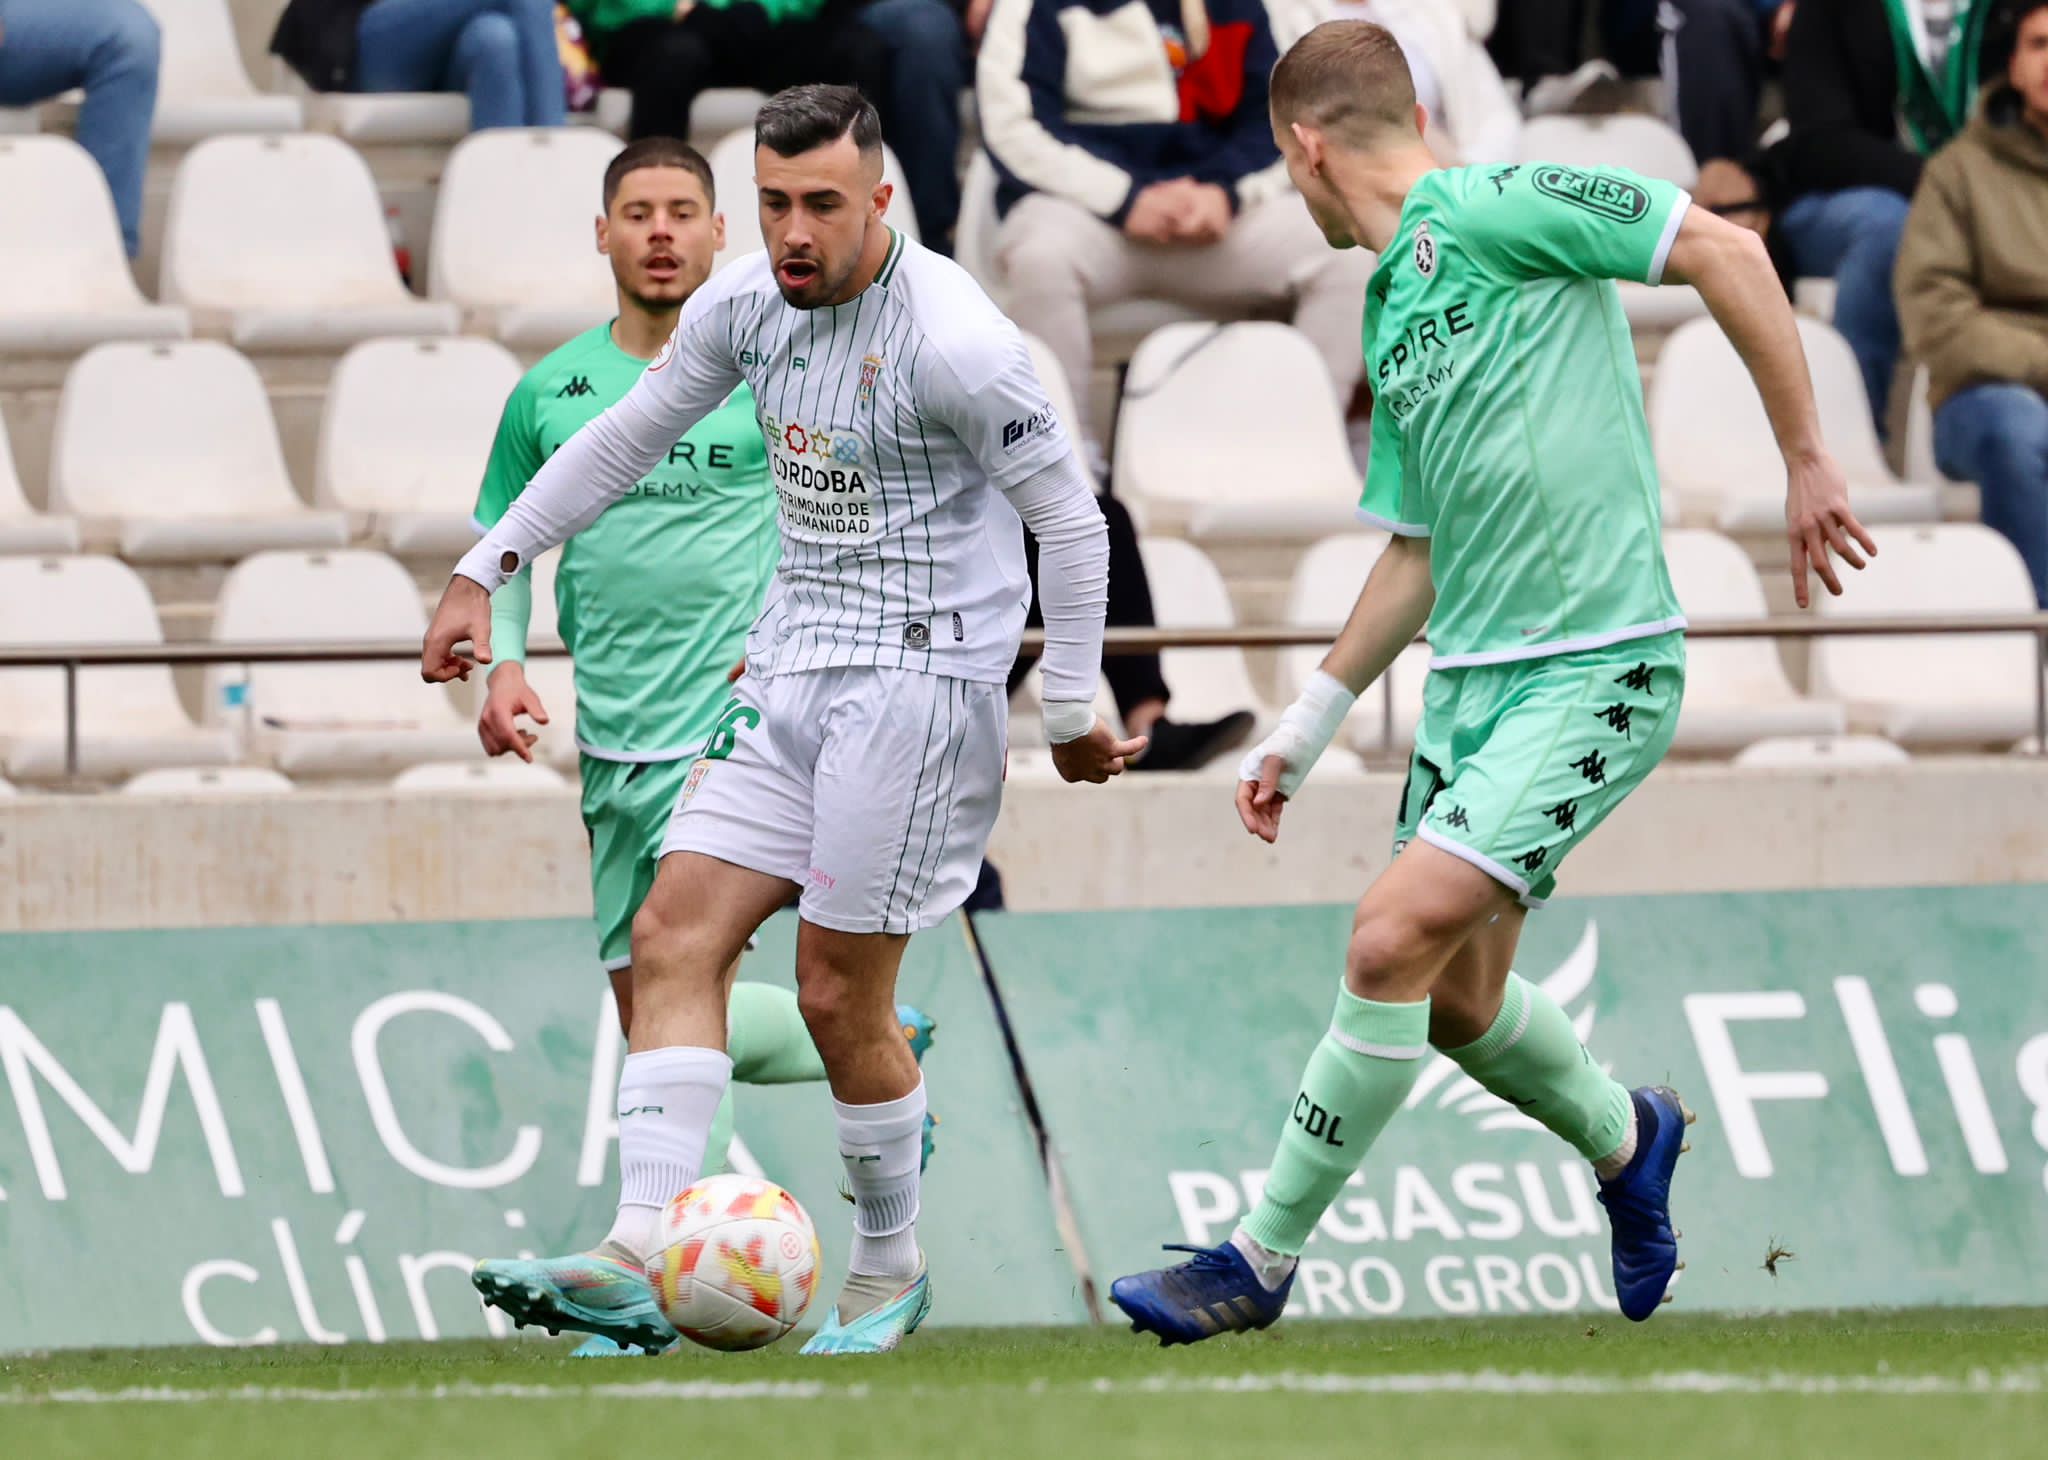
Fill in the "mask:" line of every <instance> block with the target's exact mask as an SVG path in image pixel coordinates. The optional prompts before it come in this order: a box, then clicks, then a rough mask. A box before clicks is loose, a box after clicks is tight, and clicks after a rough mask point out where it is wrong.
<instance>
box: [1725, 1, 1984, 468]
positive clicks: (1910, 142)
mask: <svg viewBox="0 0 2048 1460" xmlns="http://www.w3.org/2000/svg"><path fill="white" fill-rule="evenodd" d="M1990 8H1991V6H1990V4H1989V3H1988V0H1798V7H1797V9H1796V10H1795V11H1794V13H1793V17H1792V26H1791V30H1790V31H1789V32H1788V34H1787V37H1786V44H1785V71H1784V84H1785V112H1786V120H1787V121H1788V122H1789V123H1790V124H1791V128H1790V131H1789V132H1788V133H1787V134H1786V137H1785V139H1784V141H1782V142H1780V143H1779V144H1778V145H1777V146H1775V147H1773V148H1772V149H1771V151H1770V153H1769V155H1768V157H1767V159H1766V162H1765V170H1766V176H1767V179H1768V184H1769V187H1770V191H1771V195H1772V201H1773V203H1774V204H1775V205H1776V218H1775V220H1774V223H1773V231H1772V247H1773V249H1774V251H1775V252H1777V253H1778V254H1779V257H1780V264H1781V267H1784V268H1785V270H1786V272H1788V273H1790V274H1793V275H1796V276H1799V277H1805V278H1831V279H1833V280H1834V281H1835V328H1836V329H1838V330H1840V331H1841V332H1842V336H1843V338H1844V339H1846V340H1847V341H1848V342H1849V347H1850V348H1851V349H1852V350H1854V351H1855V352H1856V363H1857V364H1858V365H1859V366H1860V367H1861V368H1862V372H1863V385H1864V389H1865V390H1866V391H1867V392H1868V393H1869V397H1870V411H1871V417H1872V419H1873V420H1874V421H1875V422H1876V423H1877V429H1878V431H1879V433H1880V434H1883V433H1884V432H1885V429H1886V406H1887V403H1888V402H1889V400H1890V397H1891V387H1892V373H1893V370H1894V367H1895V366H1896V365H1897V363H1898V355H1899V316H1898V308H1897V306H1896V304H1895V303H1894V301H1893V297H1892V270H1893V266H1894V265H1895V263H1896V262H1897V257H1898V247H1899V233H1900V231H1901V230H1902V229H1903V228H1904V227H1905V226H1906V207H1907V201H1908V199H1910V198H1911V197H1912V196H1913V189H1914V188H1915V187H1916V186H1917V185H1918V183H1919V181H1920V164H1921V159H1922V158H1924V157H1925V156H1926V155H1927V154H1929V153H1931V152H1932V151H1934V150H1935V149H1936V148H1937V147H1940V146H1941V145H1942V144H1943V143H1945V142H1947V141H1948V139H1949V138H1950V137H1952V136H1954V135H1955V134H1956V133H1957V132H1958V131H1960V130H1961V129H1962V126H1963V124H1964V122H1965V121H1966V120H1967V119H1968V116H1969V112H1970V108H1971V104H1972V100H1973V98H1974V97H1975V94H1976V82H1977V67H1978V61H1979V59H1980V55H1981V48H1982V39H1981V37H1982V30H1983V23H1984V19H1985V15H1986V13H1987V12H1988V11H1989V10H1990Z"/></svg>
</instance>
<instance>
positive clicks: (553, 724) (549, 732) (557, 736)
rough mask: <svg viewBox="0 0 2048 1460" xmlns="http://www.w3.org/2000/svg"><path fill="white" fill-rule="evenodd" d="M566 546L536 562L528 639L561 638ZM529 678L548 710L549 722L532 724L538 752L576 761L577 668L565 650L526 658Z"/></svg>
mask: <svg viewBox="0 0 2048 1460" xmlns="http://www.w3.org/2000/svg"><path fill="white" fill-rule="evenodd" d="M561 562H562V550H561V549H560V548H550V549H548V551H546V552H544V553H542V554H541V555H540V556H539V557H538V558H535V559H534V562H533V617H532V618H531V619H530V620H528V623H527V630H526V637H527V642H528V643H532V644H538V643H541V642H543V641H549V642H552V641H554V640H556V639H559V638H561V636H562V631H561V625H560V623H559V621H558V618H557V615H556V612H555V571H556V569H558V568H559V567H560V566H561ZM526 682H527V684H528V685H529V686H531V687H532V689H533V692H534V693H535V694H537V695H539V696H540V702H541V704H542V706H543V707H544V708H546V710H547V712H548V723H547V724H545V725H535V726H533V727H532V728H533V729H534V731H535V732H536V733H537V734H538V735H539V737H540V738H539V740H537V741H536V742H535V753H536V754H538V755H540V756H542V757H544V758H545V759H546V760H547V761H548V762H549V763H550V764H552V765H557V766H560V767H562V768H563V769H565V770H566V769H568V768H569V767H571V766H573V765H575V764H576V761H577V758H578V752H577V749H576V671H575V666H574V665H573V664H571V663H570V661H569V660H568V658H567V657H566V656H564V655H561V654H550V655H547V656H545V657H535V658H532V659H529V660H527V661H526Z"/></svg>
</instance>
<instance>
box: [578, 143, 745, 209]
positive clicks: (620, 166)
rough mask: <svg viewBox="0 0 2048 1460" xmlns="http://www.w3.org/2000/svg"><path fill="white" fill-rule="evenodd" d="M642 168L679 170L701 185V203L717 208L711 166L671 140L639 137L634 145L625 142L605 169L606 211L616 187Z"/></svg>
mask: <svg viewBox="0 0 2048 1460" xmlns="http://www.w3.org/2000/svg"><path fill="white" fill-rule="evenodd" d="M643 167H680V168H681V169H682V170H683V171H684V172H687V173H689V174H690V175H691V176H692V177H694V178H696V179H697V181H698V182H700V183H702V184H704V201H705V202H707V203H709V204H710V205H711V206H712V207H714V208H715V207H717V206H718V185H717V184H716V183H714V182H712V181H711V164H710V163H708V162H706V161H705V160H704V154H703V153H701V152H699V151H698V150H697V149H696V148H694V147H692V146H691V145H690V144H689V143H687V142H683V141H679V140H677V139H676V138H674V137H642V138H641V139H640V140H639V141H637V142H628V143H627V144H626V145H625V147H624V148H622V149H621V150H620V152H619V155H618V156H617V157H614V158H613V159H612V161H611V166H609V167H607V168H606V169H605V170H604V210H605V212H607V213H609V212H611V210H612V199H614V198H616V197H617V196H618V195H619V184H620V183H622V182H624V181H625V180H626V174H627V173H629V172H638V171H639V170H640V169H641V168H643Z"/></svg>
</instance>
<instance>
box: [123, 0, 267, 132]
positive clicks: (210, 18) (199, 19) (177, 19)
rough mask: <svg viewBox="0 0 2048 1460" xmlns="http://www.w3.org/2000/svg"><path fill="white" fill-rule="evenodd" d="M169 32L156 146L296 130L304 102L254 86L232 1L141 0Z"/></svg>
mask: <svg viewBox="0 0 2048 1460" xmlns="http://www.w3.org/2000/svg"><path fill="white" fill-rule="evenodd" d="M143 5H144V7H145V8H146V9H147V10H148V11H149V12H150V14H152V15H154V16H155V17H156V21H157V25H158V26H159V27H160V28H161V30H162V32H163V61H162V65H161V69H160V70H159V72H158V77H157V93H156V116H155V118H154V120H153V121H152V122H151V125H150V140H151V141H152V142H154V143H156V144H157V145H158V146H163V145H165V144H175V145H182V144H185V143H191V142H198V141H201V140H203V139H205V138H207V137H214V136H218V135H220V134H221V133H224V132H296V131H297V130H299V128H300V127H302V126H304V125H305V108H304V106H303V104H302V103H301V102H300V100H299V98H297V97H295V96H278V95H274V94H270V93H266V92H261V91H258V90H257V89H256V85H255V83H254V82H252V81H251V80H250V79H249V73H248V72H247V71H246V70H244V69H243V67H242V53H241V50H240V48H239V46H238V45H237V44H236V41H235V21H234V17H233V15H232V14H230V13H229V9H228V0H143Z"/></svg>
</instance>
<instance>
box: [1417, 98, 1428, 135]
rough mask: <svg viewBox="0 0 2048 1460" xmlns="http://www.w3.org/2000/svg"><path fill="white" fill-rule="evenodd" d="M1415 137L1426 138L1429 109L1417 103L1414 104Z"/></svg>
mask: <svg viewBox="0 0 2048 1460" xmlns="http://www.w3.org/2000/svg"><path fill="white" fill-rule="evenodd" d="M1415 135H1416V136H1418V137H1427V136H1428V135H1429V108H1428V107H1426V106H1424V105H1423V104H1422V103H1421V102H1419V101H1418V102H1416V103H1415Z"/></svg>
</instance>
